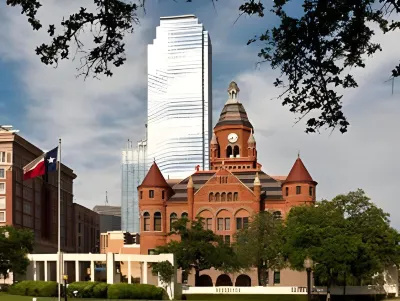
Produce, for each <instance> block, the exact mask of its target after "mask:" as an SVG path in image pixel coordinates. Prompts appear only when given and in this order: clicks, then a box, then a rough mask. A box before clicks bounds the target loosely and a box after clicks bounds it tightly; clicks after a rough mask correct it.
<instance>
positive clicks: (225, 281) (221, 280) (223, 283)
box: [215, 274, 233, 286]
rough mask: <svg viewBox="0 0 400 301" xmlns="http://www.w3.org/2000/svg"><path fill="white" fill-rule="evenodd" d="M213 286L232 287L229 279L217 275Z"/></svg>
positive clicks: (223, 275)
mask: <svg viewBox="0 0 400 301" xmlns="http://www.w3.org/2000/svg"><path fill="white" fill-rule="evenodd" d="M215 286H233V284H232V280H231V277H229V276H228V275H227V274H222V275H219V276H218V278H217V282H216V283H215Z"/></svg>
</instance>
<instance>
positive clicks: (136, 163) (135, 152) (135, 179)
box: [121, 139, 148, 233]
mask: <svg viewBox="0 0 400 301" xmlns="http://www.w3.org/2000/svg"><path fill="white" fill-rule="evenodd" d="M147 166H148V165H147V141H146V139H144V140H141V141H139V142H138V143H137V145H136V147H135V148H134V147H133V144H132V142H131V141H129V140H128V145H127V148H126V150H123V151H122V165H121V172H122V175H121V176H122V181H121V230H122V231H128V232H131V233H139V232H140V223H139V218H140V214H139V197H138V191H137V187H138V186H139V185H140V184H142V181H143V179H144V177H145V175H146V174H147V171H148V168H147Z"/></svg>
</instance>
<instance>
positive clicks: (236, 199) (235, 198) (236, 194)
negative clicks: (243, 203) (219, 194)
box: [233, 192, 239, 202]
mask: <svg viewBox="0 0 400 301" xmlns="http://www.w3.org/2000/svg"><path fill="white" fill-rule="evenodd" d="M238 199H239V193H237V192H235V193H234V194H233V201H234V202H237V201H238Z"/></svg>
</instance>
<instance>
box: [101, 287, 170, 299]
mask: <svg viewBox="0 0 400 301" xmlns="http://www.w3.org/2000/svg"><path fill="white" fill-rule="evenodd" d="M164 296H165V290H164V289H162V288H160V287H156V286H154V285H150V284H128V283H118V284H112V285H110V286H109V287H108V290H107V298H108V299H135V300H162V299H163V297H164Z"/></svg>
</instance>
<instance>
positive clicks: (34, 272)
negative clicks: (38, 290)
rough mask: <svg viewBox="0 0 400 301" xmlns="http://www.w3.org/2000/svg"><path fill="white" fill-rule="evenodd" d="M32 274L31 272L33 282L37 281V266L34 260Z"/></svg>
mask: <svg viewBox="0 0 400 301" xmlns="http://www.w3.org/2000/svg"><path fill="white" fill-rule="evenodd" d="M32 272H33V280H34V281H36V280H37V265H36V260H34V261H33V268H32Z"/></svg>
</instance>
